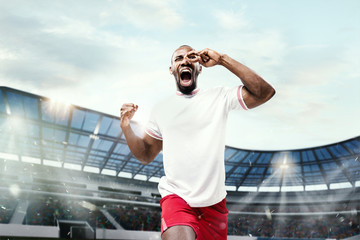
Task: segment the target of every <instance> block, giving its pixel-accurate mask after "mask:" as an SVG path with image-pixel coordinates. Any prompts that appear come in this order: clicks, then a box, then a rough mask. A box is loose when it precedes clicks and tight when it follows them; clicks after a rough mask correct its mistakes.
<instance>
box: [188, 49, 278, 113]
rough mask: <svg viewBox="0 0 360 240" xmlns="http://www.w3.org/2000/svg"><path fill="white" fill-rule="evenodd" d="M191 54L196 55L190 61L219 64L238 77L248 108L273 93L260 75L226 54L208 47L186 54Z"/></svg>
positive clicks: (206, 64) (207, 64)
mask: <svg viewBox="0 0 360 240" xmlns="http://www.w3.org/2000/svg"><path fill="white" fill-rule="evenodd" d="M191 54H195V55H196V56H197V57H193V58H190V59H189V60H190V61H192V62H195V61H198V62H200V64H201V65H203V66H204V67H212V66H214V65H221V66H224V67H225V68H227V69H228V70H229V71H231V72H232V73H233V74H235V75H236V76H237V77H239V78H240V80H241V82H242V83H243V84H244V87H243V89H242V96H243V99H244V102H245V104H246V106H247V107H248V108H254V107H257V106H259V105H261V104H263V103H265V102H267V101H268V100H269V99H270V98H272V96H274V94H275V89H274V88H273V87H272V86H271V85H270V84H269V83H267V82H266V81H265V80H264V79H263V78H262V77H260V76H259V75H258V74H257V73H255V72H254V71H253V70H251V69H250V68H248V67H247V66H245V65H243V64H241V63H239V62H238V61H236V60H235V59H232V58H231V57H229V56H228V55H226V54H220V53H218V52H216V51H214V50H211V49H208V48H206V49H204V50H201V51H193V52H192V53H189V54H188V56H191Z"/></svg>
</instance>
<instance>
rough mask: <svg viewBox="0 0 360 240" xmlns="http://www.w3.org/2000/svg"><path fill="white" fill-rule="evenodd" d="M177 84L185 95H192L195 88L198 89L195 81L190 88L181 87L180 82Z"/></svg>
mask: <svg viewBox="0 0 360 240" xmlns="http://www.w3.org/2000/svg"><path fill="white" fill-rule="evenodd" d="M176 84H177V86H178V89H179V91H180V92H181V93H182V94H185V95H188V94H190V93H191V92H192V91H194V90H195V88H196V82H195V81H193V83H192V84H191V85H190V86H188V87H184V86H181V84H180V81H176Z"/></svg>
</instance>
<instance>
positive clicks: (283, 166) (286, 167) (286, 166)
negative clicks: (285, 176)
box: [280, 163, 289, 170]
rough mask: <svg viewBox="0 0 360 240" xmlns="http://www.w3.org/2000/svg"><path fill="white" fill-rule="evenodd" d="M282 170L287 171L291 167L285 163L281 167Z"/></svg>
mask: <svg viewBox="0 0 360 240" xmlns="http://www.w3.org/2000/svg"><path fill="white" fill-rule="evenodd" d="M280 168H281V169H284V170H285V169H288V168H289V165H287V164H286V163H283V164H281V165H280Z"/></svg>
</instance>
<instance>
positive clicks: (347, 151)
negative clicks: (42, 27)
mask: <svg viewBox="0 0 360 240" xmlns="http://www.w3.org/2000/svg"><path fill="white" fill-rule="evenodd" d="M118 125H119V120H118V118H117V117H115V116H110V115H107V114H103V113H100V112H96V111H92V110H90V109H85V108H81V107H78V106H65V105H62V104H59V103H55V105H54V103H52V102H51V100H50V99H48V98H45V97H41V96H36V95H33V94H30V93H26V92H22V91H18V90H15V89H10V88H6V87H1V88H0V239H2V238H4V239H26V237H27V238H33V239H51V238H52V239H53V238H59V237H60V236H62V238H70V237H71V236H70V235H71V234H70V233H71V232H72V231H73V235H74V236H75V235H76V234H77V233H79V234H80V235H81V234H83V235H84V236H85V235H87V236H88V237H89V236H90V235H91V237H90V238H92V236H94V237H96V238H97V239H160V234H159V231H160V212H161V210H160V204H159V202H160V196H159V192H158V190H157V182H158V180H159V178H160V177H161V176H163V175H164V173H163V170H162V155H161V154H160V155H159V156H158V157H157V158H156V159H155V161H154V162H153V163H151V164H149V165H147V166H142V165H141V164H139V163H138V162H137V160H135V159H134V157H133V156H132V154H131V152H130V151H129V149H128V147H127V145H126V142H125V139H124V138H123V136H122V133H121V130H120V128H119V126H118ZM133 125H134V126H135V128H136V129H140V126H138V124H137V123H133ZM359 155H360V137H355V138H352V139H348V140H345V141H342V142H339V143H334V144H329V145H326V146H319V147H313V148H308V149H296V150H286V151H255V150H244V149H236V148H232V147H226V149H225V169H226V176H227V178H226V185H227V187H228V197H227V206H228V209H229V224H228V229H229V239H251V240H253V239H256V238H257V239H262V238H271V239H289V238H291V239H315V238H316V239H345V238H349V237H355V238H356V237H357V236H360V188H359V187H360V174H359V173H360V163H359ZM71 227H72V228H71ZM64 229H65V230H64ZM70 229H73V230H70ZM62 231H65V233H69V234H68V235H66V234H65V237H64V235H61V234H60V233H61V232H62Z"/></svg>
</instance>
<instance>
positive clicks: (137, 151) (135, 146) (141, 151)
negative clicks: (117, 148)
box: [121, 125, 151, 164]
mask: <svg viewBox="0 0 360 240" xmlns="http://www.w3.org/2000/svg"><path fill="white" fill-rule="evenodd" d="M121 129H122V131H123V133H124V136H125V139H126V142H127V144H128V146H129V148H130V151H131V152H132V154H133V155H134V156H135V158H136V159H138V160H139V161H140V162H141V163H142V164H148V163H149V162H151V161H149V159H148V157H147V155H146V143H145V142H144V141H143V139H142V138H140V137H139V136H137V135H136V134H135V133H134V131H133V130H132V128H131V126H130V125H128V126H125V127H122V128H121Z"/></svg>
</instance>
